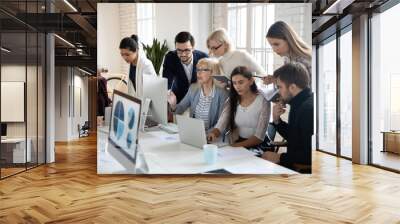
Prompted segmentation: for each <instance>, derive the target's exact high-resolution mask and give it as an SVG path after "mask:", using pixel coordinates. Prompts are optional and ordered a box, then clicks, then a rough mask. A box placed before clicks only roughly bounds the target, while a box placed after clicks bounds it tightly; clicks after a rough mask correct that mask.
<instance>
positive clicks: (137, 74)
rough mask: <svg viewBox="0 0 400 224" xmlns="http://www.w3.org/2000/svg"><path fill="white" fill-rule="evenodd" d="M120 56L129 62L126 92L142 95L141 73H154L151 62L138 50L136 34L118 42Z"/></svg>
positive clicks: (137, 95)
mask: <svg viewBox="0 0 400 224" xmlns="http://www.w3.org/2000/svg"><path fill="white" fill-rule="evenodd" d="M119 50H120V53H121V56H122V58H123V59H124V60H125V61H126V62H127V63H128V64H129V66H130V67H129V79H128V94H129V95H132V96H135V97H142V95H143V75H156V72H155V70H154V67H153V63H152V62H151V61H150V60H149V59H147V57H146V55H145V54H144V52H143V51H140V50H139V45H138V42H137V36H136V35H132V36H131V37H125V38H124V39H122V40H121V42H120V44H119Z"/></svg>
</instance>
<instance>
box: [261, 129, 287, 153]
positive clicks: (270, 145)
mask: <svg viewBox="0 0 400 224" xmlns="http://www.w3.org/2000/svg"><path fill="white" fill-rule="evenodd" d="M275 136H276V129H275V126H274V125H273V124H272V123H269V124H268V127H267V133H266V136H265V138H264V142H263V143H261V148H262V149H263V150H264V151H272V152H278V151H279V148H280V147H287V141H286V140H285V139H283V141H280V142H275V141H274V140H275Z"/></svg>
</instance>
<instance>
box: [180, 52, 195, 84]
mask: <svg viewBox="0 0 400 224" xmlns="http://www.w3.org/2000/svg"><path fill="white" fill-rule="evenodd" d="M181 64H182V66H183V70H185V73H186V77H187V79H188V82H189V84H190V83H191V82H192V72H193V54H192V59H191V61H190V63H189V64H184V63H182V62H181Z"/></svg>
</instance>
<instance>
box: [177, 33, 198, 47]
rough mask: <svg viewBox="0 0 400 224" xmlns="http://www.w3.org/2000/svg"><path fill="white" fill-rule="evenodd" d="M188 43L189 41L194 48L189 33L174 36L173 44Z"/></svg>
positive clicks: (192, 39)
mask: <svg viewBox="0 0 400 224" xmlns="http://www.w3.org/2000/svg"><path fill="white" fill-rule="evenodd" d="M188 41H190V44H191V45H192V46H193V47H194V38H193V36H192V34H190V33H189V32H186V31H182V32H180V33H178V34H177V35H176V36H175V44H176V43H186V42H188Z"/></svg>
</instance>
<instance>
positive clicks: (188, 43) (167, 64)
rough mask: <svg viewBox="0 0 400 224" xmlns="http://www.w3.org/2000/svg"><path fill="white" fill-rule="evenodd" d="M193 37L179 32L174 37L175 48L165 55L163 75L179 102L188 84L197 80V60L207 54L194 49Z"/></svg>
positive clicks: (187, 33)
mask: <svg viewBox="0 0 400 224" xmlns="http://www.w3.org/2000/svg"><path fill="white" fill-rule="evenodd" d="M194 44H195V43H194V38H193V36H192V35H191V34H190V33H189V32H180V33H178V34H177V35H176V37H175V48H176V50H174V51H170V52H168V53H167V54H166V55H165V58H164V64H163V72H162V74H163V77H165V78H167V79H168V89H170V90H171V91H172V92H173V93H174V94H175V96H176V99H177V103H179V102H180V101H181V100H182V99H183V97H184V96H185V95H186V93H187V91H188V89H189V86H190V84H192V83H195V82H197V76H196V65H197V62H198V61H199V60H200V59H202V58H204V57H208V55H207V54H206V53H204V52H201V51H198V50H194Z"/></svg>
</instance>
